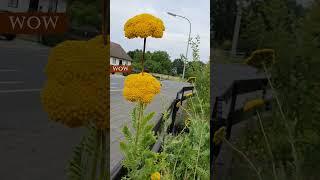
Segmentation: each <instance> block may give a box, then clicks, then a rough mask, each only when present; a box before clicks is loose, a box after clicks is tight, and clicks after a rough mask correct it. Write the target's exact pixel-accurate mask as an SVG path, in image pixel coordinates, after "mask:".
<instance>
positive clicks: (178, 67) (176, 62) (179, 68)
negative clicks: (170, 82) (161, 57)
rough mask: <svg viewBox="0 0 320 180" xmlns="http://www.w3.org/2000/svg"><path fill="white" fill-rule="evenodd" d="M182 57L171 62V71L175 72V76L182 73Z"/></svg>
mask: <svg viewBox="0 0 320 180" xmlns="http://www.w3.org/2000/svg"><path fill="white" fill-rule="evenodd" d="M183 64H184V63H183V57H181V58H179V59H175V60H174V61H173V62H172V69H173V70H174V71H176V72H175V74H182V73H183Z"/></svg>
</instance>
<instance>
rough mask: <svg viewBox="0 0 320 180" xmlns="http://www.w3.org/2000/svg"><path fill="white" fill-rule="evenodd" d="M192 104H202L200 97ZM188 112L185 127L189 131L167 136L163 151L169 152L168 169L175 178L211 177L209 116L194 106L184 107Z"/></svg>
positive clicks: (194, 99)
mask: <svg viewBox="0 0 320 180" xmlns="http://www.w3.org/2000/svg"><path fill="white" fill-rule="evenodd" d="M190 101H195V102H194V103H191V104H197V103H198V104H200V105H202V103H201V101H199V99H198V98H196V97H195V98H193V99H190ZM184 111H186V112H185V113H186V114H188V118H187V119H186V121H187V122H188V123H187V124H188V125H187V126H186V127H185V128H188V129H189V132H188V133H187V132H182V133H180V134H178V135H177V136H173V135H168V136H166V137H165V140H164V142H165V143H164V145H163V152H164V153H166V154H167V162H168V163H169V165H168V167H167V168H168V169H170V173H171V175H172V178H173V179H209V177H210V170H209V169H210V168H209V167H210V148H209V146H210V143H209V142H210V140H209V139H210V133H209V132H210V131H209V129H210V128H209V121H208V119H209V118H208V116H206V114H205V113H204V112H201V111H200V112H198V111H196V110H195V109H194V108H193V107H192V106H190V109H189V108H188V109H184Z"/></svg>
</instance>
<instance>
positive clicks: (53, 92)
mask: <svg viewBox="0 0 320 180" xmlns="http://www.w3.org/2000/svg"><path fill="white" fill-rule="evenodd" d="M108 54H109V46H108V44H107V45H105V44H104V42H103V37H102V36H97V37H95V38H93V39H91V40H88V41H69V40H68V41H65V42H62V43H60V44H58V45H57V46H56V47H54V48H53V49H52V50H51V52H50V54H49V60H48V64H47V66H46V69H45V72H46V74H47V82H46V84H45V86H44V88H43V90H42V92H41V100H42V105H43V108H44V110H45V111H46V112H47V113H48V116H49V119H50V120H52V121H56V122H59V123H61V124H63V125H65V126H67V127H69V128H76V127H86V128H87V130H88V132H89V133H88V134H87V135H85V136H84V137H83V139H82V140H81V142H80V144H79V145H78V146H76V147H75V149H74V152H73V156H72V159H71V160H70V162H69V165H68V167H67V175H68V178H69V179H70V180H73V179H90V180H95V179H96V177H97V172H100V175H99V178H100V179H106V177H108V175H107V174H108V173H109V170H108V168H107V163H106V159H107V158H106V154H107V137H106V136H107V130H108V128H109V106H108V91H107V87H108V86H107V79H106V74H107V72H106V67H107V66H108V64H107V63H108V62H107V61H106V59H105V58H106V57H107V56H108ZM98 163H100V169H99V170H98V168H97V166H98Z"/></svg>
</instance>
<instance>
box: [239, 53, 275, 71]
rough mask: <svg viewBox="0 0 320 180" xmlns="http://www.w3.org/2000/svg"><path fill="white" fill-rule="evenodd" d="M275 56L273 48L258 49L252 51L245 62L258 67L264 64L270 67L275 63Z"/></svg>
mask: <svg viewBox="0 0 320 180" xmlns="http://www.w3.org/2000/svg"><path fill="white" fill-rule="evenodd" d="M274 56H275V53H274V50H273V49H258V50H255V51H253V52H252V54H251V55H250V57H249V58H247V59H246V62H245V63H246V64H248V65H250V66H253V67H256V68H262V67H263V65H265V67H270V66H271V65H272V64H274V61H275V57H274Z"/></svg>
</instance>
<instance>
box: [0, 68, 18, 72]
mask: <svg viewBox="0 0 320 180" xmlns="http://www.w3.org/2000/svg"><path fill="white" fill-rule="evenodd" d="M16 71H18V70H16V69H0V72H16Z"/></svg>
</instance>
